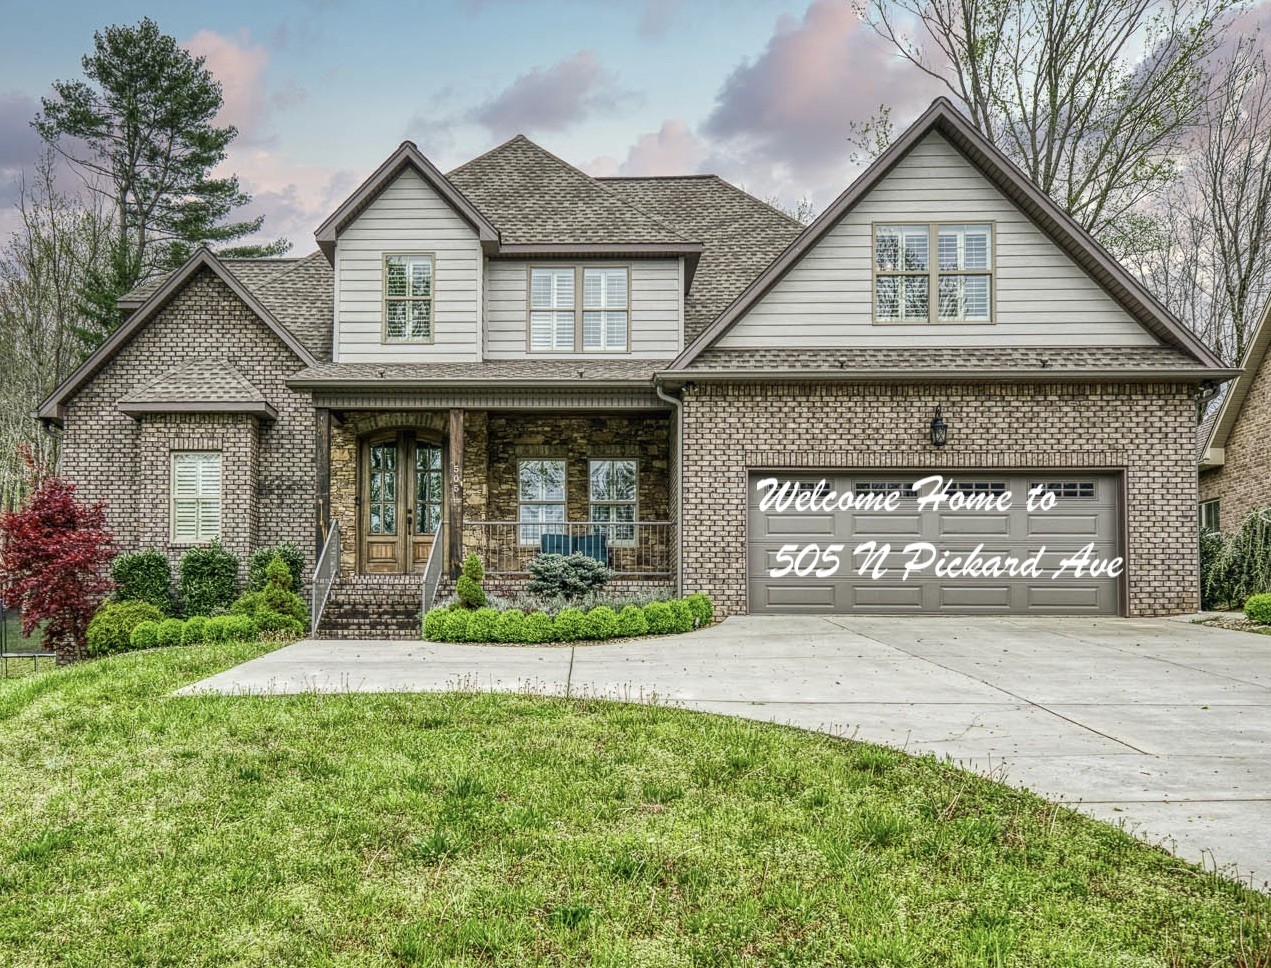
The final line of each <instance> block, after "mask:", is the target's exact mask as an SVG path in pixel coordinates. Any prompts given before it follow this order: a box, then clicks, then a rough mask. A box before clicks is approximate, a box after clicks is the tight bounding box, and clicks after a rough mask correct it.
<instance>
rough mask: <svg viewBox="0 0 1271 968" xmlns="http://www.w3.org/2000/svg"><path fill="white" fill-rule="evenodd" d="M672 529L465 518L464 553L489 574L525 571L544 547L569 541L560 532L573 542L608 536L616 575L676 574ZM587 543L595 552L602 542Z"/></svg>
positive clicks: (661, 524)
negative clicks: (562, 537) (672, 553)
mask: <svg viewBox="0 0 1271 968" xmlns="http://www.w3.org/2000/svg"><path fill="white" fill-rule="evenodd" d="M674 531H675V524H674V522H672V521H632V522H617V521H570V522H565V523H555V524H525V523H523V522H518V521H465V522H464V523H463V553H464V554H465V555H467V554H470V553H473V552H475V553H476V554H477V556H478V557H480V559H481V563H482V565H484V566H485V572H486V574H487V575H525V574H529V563H530V561H532V560H533V559H534V557H535V556H536V555H538V554H539V553H540V552H541V551H542V550H543V548H544V547H545V546H546V547H548V548H549V549H554V548H557V547H561V546H563V545H564V544H565V542H564V541H563V540H562V539H561V537H560V536H567V537H568V539H569V542H570V543H571V546H572V545H573V542H575V540H576V539H580V538H594V537H595V536H597V535H604V538H605V541H604V543H603V545H604V548H605V554H606V557H607V558H608V565H609V567H610V568H611V569H612V570H613V572H614V574H615V575H620V576H623V577H647V578H659V577H668V576H670V575H671V574H672V569H671V560H672V558H671V549H672V544H673V542H674V540H675V534H674ZM545 535H546V536H548V537H547V540H546V541H544V536H545ZM586 545H587V547H589V548H590V550H591V551H592V552H593V553H594V551H595V550H596V549H597V548H598V547H599V545H598V543H597V542H595V541H591V542H587V543H586Z"/></svg>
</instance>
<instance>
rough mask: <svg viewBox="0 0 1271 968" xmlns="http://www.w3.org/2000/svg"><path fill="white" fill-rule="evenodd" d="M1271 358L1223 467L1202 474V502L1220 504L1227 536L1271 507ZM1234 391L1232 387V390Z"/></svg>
mask: <svg viewBox="0 0 1271 968" xmlns="http://www.w3.org/2000/svg"><path fill="white" fill-rule="evenodd" d="M1269 361H1271V355H1268V356H1267V357H1264V358H1263V362H1262V364H1261V365H1260V366H1259V367H1258V372H1257V373H1255V374H1254V375H1253V380H1252V382H1250V384H1249V391H1248V393H1247V394H1246V395H1245V398H1244V402H1243V403H1242V404H1241V405H1240V412H1239V413H1238V414H1237V415H1236V419H1235V422H1234V423H1233V424H1232V425H1231V430H1230V432H1229V433H1228V434H1227V440H1226V444H1225V446H1224V449H1223V465H1222V466H1221V467H1215V468H1212V469H1210V470H1206V471H1201V473H1200V500H1201V501H1211V500H1215V499H1217V501H1218V517H1219V525H1220V527H1221V529H1222V531H1223V533H1224V534H1230V533H1231V532H1232V531H1234V530H1236V529H1237V528H1239V527H1240V522H1241V521H1243V520H1244V518H1245V517H1246V516H1248V514H1249V512H1250V511H1253V510H1255V509H1257V508H1265V507H1268V506H1271V365H1268V363H1269ZM1228 390H1230V386H1229V387H1228Z"/></svg>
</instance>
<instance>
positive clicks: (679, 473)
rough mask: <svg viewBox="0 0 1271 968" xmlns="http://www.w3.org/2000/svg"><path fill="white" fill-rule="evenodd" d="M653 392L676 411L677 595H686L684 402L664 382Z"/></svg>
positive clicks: (655, 386)
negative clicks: (673, 395) (684, 558)
mask: <svg viewBox="0 0 1271 968" xmlns="http://www.w3.org/2000/svg"><path fill="white" fill-rule="evenodd" d="M653 392H654V393H656V394H657V395H658V399H659V400H663V401H665V402H666V403H669V404H670V405H671V409H672V410H674V411H675V456H676V461H675V597H676V598H682V597H683V596H684V560H683V550H684V541H683V537H684V523H683V522H684V403H683V401H682V400H680V398H679V397H672V396H668V395H667V393H666V391H665V390H663V389H662V384H660V383H658V382H657V381H656V380H654V382H653Z"/></svg>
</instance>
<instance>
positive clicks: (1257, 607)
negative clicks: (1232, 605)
mask: <svg viewBox="0 0 1271 968" xmlns="http://www.w3.org/2000/svg"><path fill="white" fill-rule="evenodd" d="M1245 618H1247V619H1248V620H1249V621H1250V622H1257V623H1258V624H1259V625H1271V595H1267V594H1263V595H1252V596H1250V597H1249V599H1248V600H1247V601H1246V602H1245Z"/></svg>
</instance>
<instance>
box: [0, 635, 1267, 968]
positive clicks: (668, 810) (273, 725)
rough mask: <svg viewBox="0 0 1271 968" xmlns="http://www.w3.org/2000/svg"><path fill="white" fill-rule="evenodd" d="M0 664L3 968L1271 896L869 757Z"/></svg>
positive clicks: (197, 649)
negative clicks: (191, 692) (183, 693)
mask: <svg viewBox="0 0 1271 968" xmlns="http://www.w3.org/2000/svg"><path fill="white" fill-rule="evenodd" d="M268 648H270V646H267V645H259V644H254V645H225V644H220V645H203V646H192V647H181V648H173V649H166V650H159V651H155V652H147V653H135V654H129V655H124V656H119V657H115V658H111V659H106V660H102V661H98V662H92V663H86V664H83V665H81V666H78V667H75V668H71V669H67V670H59V671H54V672H49V673H43V674H40V675H35V676H28V677H25V678H22V679H15V680H11V681H8V682H3V683H0V723H3V731H4V737H5V742H4V744H3V746H2V747H0V818H2V826H0V964H5V965H53V964H66V965H85V966H88V965H94V966H95V965H115V964H145V965H155V964H169V965H223V964H240V965H305V966H314V965H330V964H340V965H353V964H357V965H377V964H397V965H413V964H438V963H441V962H444V961H447V960H452V961H456V962H458V963H468V964H495V963H503V964H522V963H533V962H540V963H542V962H546V963H565V962H568V963H586V964H596V965H675V964H701V965H715V964H756V965H758V964H774V963H777V964H807V965H823V964H860V965H937V964H942V965H967V966H971V965H977V966H978V965H1043V964H1044V965H1063V966H1082V965H1088V966H1106V965H1124V966H1148V965H1169V966H1182V965H1196V966H1202V965H1203V966H1211V965H1224V966H1233V965H1234V966H1241V965H1254V964H1260V965H1265V964H1267V961H1266V960H1258V959H1259V958H1261V959H1265V958H1266V957H1267V956H1268V953H1269V952H1271V941H1269V938H1268V935H1269V931H1271V899H1269V898H1266V897H1263V896H1261V895H1257V894H1254V893H1252V892H1250V891H1247V890H1245V889H1243V888H1241V887H1239V886H1237V885H1235V884H1233V883H1231V882H1228V881H1225V880H1223V879H1221V878H1219V877H1216V876H1214V875H1210V874H1205V873H1202V872H1201V871H1199V870H1197V869H1196V868H1193V867H1190V866H1188V865H1186V864H1183V863H1182V862H1180V861H1178V860H1176V859H1174V858H1172V857H1170V856H1169V855H1167V854H1165V853H1163V852H1161V851H1158V850H1154V849H1151V848H1148V847H1145V846H1143V845H1141V844H1139V843H1137V842H1136V841H1134V840H1133V839H1132V838H1130V837H1128V836H1126V835H1124V834H1122V833H1120V832H1118V831H1116V830H1113V829H1112V828H1109V827H1106V826H1103V825H1101V824H1098V823H1096V822H1094V821H1091V820H1087V819H1084V818H1082V817H1079V816H1077V815H1075V814H1073V813H1072V812H1070V811H1069V810H1067V809H1065V808H1062V807H1056V806H1052V805H1048V804H1046V803H1045V802H1043V801H1041V800H1039V799H1037V798H1036V797H1033V796H1030V795H1027V794H1024V793H1020V792H1016V791H1012V790H1009V789H1007V788H1005V787H1000V786H996V785H993V784H991V783H989V782H987V781H984V780H981V779H978V778H975V777H972V776H970V775H968V774H964V773H961V772H959V771H956V770H954V769H951V768H949V767H946V766H943V765H941V764H938V763H937V762H935V761H934V760H932V759H930V758H927V759H912V758H908V757H905V756H903V755H901V754H899V753H895V752H891V751H887V750H883V749H879V748H877V747H871V746H865V745H858V744H852V743H845V742H840V741H837V740H834V739H830V738H828V737H824V736H817V735H811V734H806V733H802V732H798V731H795V730H791V729H783V728H779V727H773V726H763V725H758V724H753V723H747V722H742V721H738V720H732V719H726V718H721V717H716V716H707V715H702V714H697V713H689V712H684V711H679V710H666V709H654V708H647V707H639V706H629V705H617V704H608V703H602V702H578V701H564V700H549V699H538V698H532V697H520V696H515V697H513V696H486V695H440V696H434V695H400V696H376V695H348V696H324V697H322V696H296V697H271V698H252V697H241V696H239V697H206V698H203V697H200V698H180V697H173V696H171V695H170V692H171V691H172V690H173V689H174V688H176V687H178V686H180V685H182V684H184V683H187V682H191V681H193V680H195V679H198V678H200V677H202V676H204V675H208V674H210V673H212V672H215V671H218V670H220V669H223V668H226V667H228V666H229V665H231V664H233V663H234V662H235V661H239V660H242V659H246V658H250V657H251V656H253V655H256V654H259V653H260V652H262V651H264V650H266V649H268Z"/></svg>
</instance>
